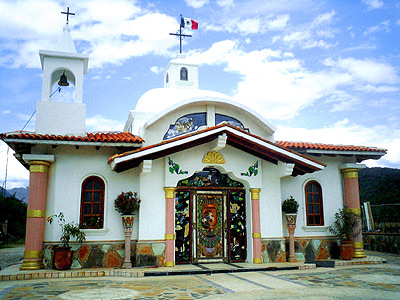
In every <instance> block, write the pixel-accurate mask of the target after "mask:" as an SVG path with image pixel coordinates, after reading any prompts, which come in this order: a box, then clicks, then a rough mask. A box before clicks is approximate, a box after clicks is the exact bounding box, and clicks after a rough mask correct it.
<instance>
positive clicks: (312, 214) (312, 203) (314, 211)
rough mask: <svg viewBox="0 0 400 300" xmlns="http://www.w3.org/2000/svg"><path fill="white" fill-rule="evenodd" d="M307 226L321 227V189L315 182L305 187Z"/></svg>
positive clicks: (322, 223) (322, 220)
mask: <svg viewBox="0 0 400 300" xmlns="http://www.w3.org/2000/svg"><path fill="white" fill-rule="evenodd" d="M305 193H306V212H307V226H323V225H324V210H323V205H322V188H321V185H320V184H319V183H318V182H316V181H310V182H308V183H307V184H306V187H305Z"/></svg>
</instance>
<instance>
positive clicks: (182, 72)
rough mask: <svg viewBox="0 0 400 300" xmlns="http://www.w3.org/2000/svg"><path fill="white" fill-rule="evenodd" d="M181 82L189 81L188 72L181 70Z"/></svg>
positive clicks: (184, 69)
mask: <svg viewBox="0 0 400 300" xmlns="http://www.w3.org/2000/svg"><path fill="white" fill-rule="evenodd" d="M181 80H184V81H188V70H187V69H186V68H181Z"/></svg>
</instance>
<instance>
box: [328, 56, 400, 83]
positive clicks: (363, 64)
mask: <svg viewBox="0 0 400 300" xmlns="http://www.w3.org/2000/svg"><path fill="white" fill-rule="evenodd" d="M324 63H325V65H327V66H332V67H334V68H338V69H341V70H343V71H346V72H348V74H350V75H351V76H352V77H354V79H355V80H362V81H365V82H368V83H372V84H395V83H398V82H399V76H398V75H397V73H396V70H395V68H394V67H392V66H391V65H389V64H385V63H382V62H377V61H375V60H371V59H363V60H362V59H356V58H352V57H349V58H344V59H338V60H337V61H334V60H332V59H330V58H328V59H326V60H325V61H324Z"/></svg>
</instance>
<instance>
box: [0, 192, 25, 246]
mask: <svg viewBox="0 0 400 300" xmlns="http://www.w3.org/2000/svg"><path fill="white" fill-rule="evenodd" d="M26 210H27V205H26V204H25V203H23V202H22V201H21V200H19V199H17V198H16V197H15V194H14V195H12V196H10V195H5V196H4V195H3V193H0V222H1V223H4V222H6V221H7V222H8V224H7V232H8V233H9V234H10V235H11V236H13V237H15V238H24V237H25V228H26Z"/></svg>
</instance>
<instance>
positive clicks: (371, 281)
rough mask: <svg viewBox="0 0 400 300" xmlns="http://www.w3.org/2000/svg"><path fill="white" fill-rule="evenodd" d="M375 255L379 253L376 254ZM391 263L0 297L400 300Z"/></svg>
mask: <svg viewBox="0 0 400 300" xmlns="http://www.w3.org/2000/svg"><path fill="white" fill-rule="evenodd" d="M373 255H379V254H377V253H376V252H375V253H373ZM382 256H384V257H385V258H386V259H388V263H387V264H372V265H349V266H339V267H335V268H317V269H308V270H282V271H274V272H271V271H269V272H265V271H259V272H244V273H219V274H212V275H189V276H160V277H159V276H157V277H142V278H127V277H102V278H62V279H60V278H59V279H45V280H36V279H35V280H33V279H32V280H19V281H18V280H13V281H3V282H0V299H21V300H25V299H29V300H31V299H33V300H36V299H38V300H39V299H65V300H69V299H103V300H108V299H241V300H243V299H285V300H288V299H296V300H301V299H307V300H314V299H324V300H325V299H327V300H330V299H345V300H347V299H348V300H350V299H352V300H361V299H385V300H386V299H397V300H398V299H400V256H398V255H397V256H395V255H393V256H391V255H386V254H383V255H382Z"/></svg>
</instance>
